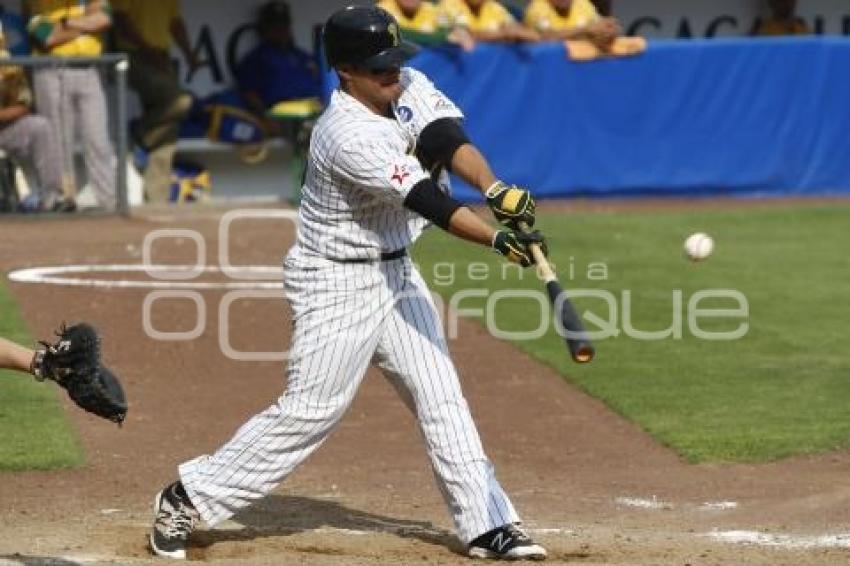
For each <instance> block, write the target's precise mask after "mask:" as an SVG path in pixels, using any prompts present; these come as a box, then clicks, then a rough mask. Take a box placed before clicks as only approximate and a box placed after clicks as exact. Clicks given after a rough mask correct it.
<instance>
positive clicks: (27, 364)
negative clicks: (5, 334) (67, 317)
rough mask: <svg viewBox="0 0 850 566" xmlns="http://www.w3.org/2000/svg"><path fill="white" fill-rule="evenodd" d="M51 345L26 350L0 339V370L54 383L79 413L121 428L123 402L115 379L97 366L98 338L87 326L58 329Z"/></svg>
mask: <svg viewBox="0 0 850 566" xmlns="http://www.w3.org/2000/svg"><path fill="white" fill-rule="evenodd" d="M56 335H57V339H56V341H55V342H53V343H52V344H51V343H48V342H41V345H42V347H41V348H39V349H37V350H30V349H28V348H24V347H23V346H18V345H17V344H14V343H12V342H9V341H8V340H2V339H0V367H3V368H6V369H14V370H18V371H23V372H28V373H31V374H32V375H33V376H34V377H35V378H36V379H37V380H39V381H44V380H46V379H49V380H51V381H55V382H56V383H58V384H59V385H60V386H62V388H63V389H65V390H66V391H67V393H68V396H69V397H70V398H71V400H72V401H73V402H74V403H76V404H77V406H79V407H80V408H81V409H84V410H86V411H88V412H90V413H93V414H95V415H97V416H99V417H102V418H105V419H107V420H110V421H112V422H116V423H118V424H121V423H122V422H124V419H125V418H126V416H127V401H126V398H125V396H124V389H123V388H122V386H121V382H120V381H119V380H118V378H117V377H116V376H115V375H114V374H113V373H112V372H111V371H110V370H109V369H108V368H105V367H103V366H102V365H101V363H100V337H99V336H98V333H97V331H96V330H95V329H94V328H93V327H92V326H90V325H88V324H85V323H82V324H76V325H73V326H69V327H66V326H64V325H63V326H62V328H61V329H60V330H59V331H58V332H57V333H56Z"/></svg>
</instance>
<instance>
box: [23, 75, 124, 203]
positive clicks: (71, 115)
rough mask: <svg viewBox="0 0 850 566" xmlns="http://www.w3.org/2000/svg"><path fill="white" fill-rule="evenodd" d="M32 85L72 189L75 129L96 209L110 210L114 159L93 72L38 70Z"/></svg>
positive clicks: (98, 84)
mask: <svg viewBox="0 0 850 566" xmlns="http://www.w3.org/2000/svg"><path fill="white" fill-rule="evenodd" d="M33 83H34V87H35V101H36V106H37V107H38V111H39V113H40V114H43V115H44V116H45V117H46V118H47V119H48V120H49V121H50V123H51V124H52V125H53V127H54V129H55V131H56V134H57V138H58V139H59V140H60V144H59V147H60V149H59V151H60V155H61V157H60V159H61V163H62V164H63V166H64V167H65V174H66V176H67V178H68V179H70V181H71V184H72V186H73V187H74V188H76V187H77V184H76V182H75V180H74V167H73V162H74V161H73V158H74V154H73V148H74V147H75V146H76V133H77V130H78V129H79V133H80V135H81V138H82V139H81V141H82V147H83V157H84V158H85V164H86V170H87V171H88V177H89V182H90V183H91V186H92V189H93V191H94V195H95V198H96V199H97V202H98V204H99V205H100V206H103V207H105V208H114V207H115V205H116V203H117V200H116V173H117V171H116V164H117V160H116V157H115V152H114V150H113V148H112V142H111V140H110V138H109V112H108V111H107V107H106V96H105V94H104V92H103V85H102V83H101V81H100V74H99V73H98V71H97V69H92V68H67V67H63V68H41V69H37V70H36V71H35V72H34V73H33ZM69 196H73V195H69Z"/></svg>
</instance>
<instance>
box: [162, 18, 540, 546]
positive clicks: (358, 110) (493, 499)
mask: <svg viewBox="0 0 850 566" xmlns="http://www.w3.org/2000/svg"><path fill="white" fill-rule="evenodd" d="M322 39H323V43H324V48H325V53H326V55H327V58H328V62H329V64H330V65H331V66H332V67H333V68H334V69H335V70H336V72H337V74H338V76H339V78H340V88H339V89H337V90H336V91H335V92H334V93H333V95H332V97H331V100H330V103H329V105H328V107H327V109H326V110H325V112H324V114H323V115H322V117H321V118H320V119H319V121H318V123H317V125H316V128H315V130H314V131H313V136H312V140H311V144H310V153H309V161H308V169H307V175H306V179H305V183H304V188H303V200H302V204H301V210H300V221H301V222H300V226H299V229H298V238H297V243H296V244H295V245H294V246H293V248H292V249H291V251H290V252H289V254H288V255H287V257H286V260H285V262H284V281H285V285H286V290H287V298H288V300H289V301H290V303H291V306H292V311H293V318H294V334H293V343H292V346H291V348H290V359H289V364H288V367H287V371H286V375H287V380H288V382H287V388H286V391H285V392H284V393H283V395H282V396H281V397H280V398H279V399H278V400H277V401H276V402H275V403H274V404H273V405H271V406H270V407H269V408H268V409H266V410H265V411H263V412H262V413H260V414H258V415H256V416H254V417H253V418H252V419H251V420H249V421H248V422H247V423H246V424H245V425H243V426H242V427H241V428H240V429H239V430H238V431H237V432H236V435H235V436H234V437H233V438H232V439H231V440H230V441H228V442H227V443H226V444H225V445H224V446H222V447H221V448H220V449H219V450H218V451H217V452H216V453H215V454H213V455H210V456H201V457H199V458H196V459H194V460H192V461H189V462H186V463H184V464H182V465H181V466H180V467H179V477H180V479H179V480H178V481H176V482H175V483H173V484H171V485H169V486H168V487H166V488H165V489H163V490H162V491H160V492H159V493H158V494H157V495H156V498H155V502H154V505H155V509H154V512H155V519H154V525H153V529H152V531H151V535H150V544H151V548H152V550H153V551H154V553H156V554H158V555H161V556H166V557H171V558H185V556H186V547H187V543H188V538H189V535H190V533H191V532H192V530H193V528H194V526H195V523H196V521H197V520H198V519H203V520H204V521H205V522H206V523H207V524H209V525H215V524H216V523H219V522H221V521H223V520H225V519H227V518H229V517H231V516H232V515H233V514H234V513H236V512H237V511H239V510H240V509H242V508H244V507H246V506H248V505H250V504H251V503H252V502H253V501H256V500H257V499H260V498H262V497H264V496H265V495H266V494H268V493H269V492H271V491H272V490H273V489H274V488H275V487H276V486H277V485H278V484H279V483H280V482H281V481H282V480H283V479H284V478H286V477H287V476H288V475H289V474H290V473H291V472H292V471H293V470H294V469H295V468H296V466H298V464H300V463H301V462H302V461H303V460H304V459H305V458H307V456H309V455H310V454H311V453H312V452H313V451H314V450H316V449H317V448H318V447H319V446H320V445H321V444H322V443H323V442H324V441H325V439H326V438H327V436H328V434H329V433H330V432H331V431H332V430H333V429H334V427H335V426H336V425H337V424H338V423H339V421H340V419H341V418H342V416H343V415H344V414H345V411H346V410H347V409H348V407H349V405H350V404H351V402H352V400H353V399H354V395H355V393H356V391H357V389H358V387H359V385H360V382H361V380H362V379H363V376H364V374H365V372H366V369H367V367H368V366H369V364H370V363H375V364H376V365H377V366H378V367H380V368H381V369H382V370H383V372H384V374H385V375H386V377H387V378H388V379H389V380H390V381H391V382H392V383H393V385H394V386H395V387H396V389H397V390H398V392H399V395H400V396H401V398H402V399H403V401H404V402H405V403H406V404H407V406H408V407H409V408H410V410H411V411H413V413H414V414H415V415H416V417H417V419H418V422H419V427H420V430H421V433H422V436H423V438H424V441H425V446H426V448H427V451H428V455H429V456H430V459H431V465H432V468H433V471H434V475H435V476H436V479H437V482H438V484H439V487H440V491H441V493H442V494H443V496H444V498H445V500H446V503H447V505H448V508H449V510H450V513H451V515H452V519H453V520H454V524H455V525H456V528H457V532H458V536H459V537H460V538H461V540H462V541H463V542H464V543H465V544H467V548H468V553H469V555H470V556H472V557H479V558H532V559H543V558H545V557H546V551H545V550H544V549H543V548H542V547H541V546H540V545H538V544H535V543H534V542H533V541H532V540H531V539H530V538H529V536H528V535H527V534H526V533H524V532H523V531H522V529H521V528H520V526H519V522H520V517H519V515H518V514H517V511H516V510H515V509H514V506H513V505H512V504H511V501H510V499H509V498H508V496H507V495H506V494H505V492H504V490H503V489H502V487H501V486H500V485H499V482H498V481H497V479H496V476H495V473H494V470H493V465H492V464H491V463H490V461H489V460H488V458H487V456H486V455H485V453H484V450H483V448H482V446H481V441H480V439H479V436H478V432H477V430H476V427H475V424H474V423H473V421H472V417H471V414H470V411H469V408H468V406H467V403H466V400H465V399H464V397H463V393H462V392H461V387H460V382H459V379H458V376H457V373H456V371H455V368H454V365H453V364H452V361H451V360H450V359H449V354H448V347H447V345H446V340H445V337H444V336H443V334H442V330H441V324H440V320H439V317H438V314H437V312H436V309H435V307H434V304H433V302H432V300H431V296H430V293H429V291H428V289H427V287H426V285H425V282H424V281H423V279H422V277H421V276H420V275H419V273H418V272H417V270H416V269H415V268H414V266H413V264H412V262H411V261H410V259H409V257H408V256H407V249H408V247H409V246H410V245H411V244H412V243H413V241H414V240H415V239H416V238H417V237H418V236H419V234H420V233H421V232H422V230H423V228H424V227H425V226H426V225H428V224H434V225H437V226H439V227H441V228H443V229H444V230H447V231H449V232H450V233H452V234H454V235H456V236H458V237H460V238H463V239H465V240H469V241H472V242H477V243H479V244H482V245H485V246H488V247H491V248H493V249H494V250H496V251H497V252H499V253H501V254H503V255H504V256H506V257H507V258H508V259H509V260H511V261H514V262H517V263H520V264H521V265H523V266H528V265H530V264H531V263H532V262H533V259H532V257H531V253H530V250H529V245H530V244H542V243H543V238H542V235H541V234H540V233H539V232H533V233H529V234H526V233H523V232H521V231H518V230H516V229H515V228H516V226H518V225H519V222H523V223H526V224H528V225H533V223H534V201H533V199H532V198H531V196H530V194H529V193H528V191H525V190H523V189H519V188H517V187H512V186H508V185H506V184H504V183H502V182H500V181H498V180H497V179H496V178H495V177H494V175H493V173H492V171H491V170H490V167H489V165H488V164H487V162H486V161H485V159H484V158H483V157H482V155H481V154H480V153H479V152H478V150H477V149H476V148H475V147H474V146H473V145H472V144H471V143H470V142H469V140H468V139H467V137H466V135H465V134H464V132H463V130H462V128H461V127H460V124H459V120H460V118H462V114H461V112H460V111H459V110H458V108H457V107H456V106H455V105H454V104H453V103H452V102H451V101H450V100H448V99H447V98H446V97H445V96H444V95H443V94H442V93H440V92H439V91H438V90H437V89H436V88H435V87H434V86H433V85H432V84H431V82H430V81H429V80H428V79H427V78H426V77H425V76H424V75H422V74H421V73H419V72H417V71H415V70H413V69H410V68H402V63H403V62H404V61H405V60H406V59H407V58H408V57H409V56H411V55H412V54H413V53H415V47H414V46H412V45H410V44H408V43H405V42H403V41H402V40H401V38H400V35H399V30H398V26H397V24H396V22H395V20H394V19H393V18H392V16H390V15H389V14H388V13H386V12H384V11H383V10H381V9H379V8H376V7H362V6H360V7H349V8H345V9H343V10H340V11H338V12H336V13H335V14H333V15H332V16H331V17H330V19H329V20H328V22H327V23H326V25H325V27H324V30H323V38H322ZM446 169H449V170H451V171H453V172H454V173H456V174H457V175H459V176H460V177H462V178H463V179H465V180H466V181H468V182H469V183H470V184H472V185H474V186H476V187H479V188H480V189H481V190H482V192H484V193H485V194H486V196H487V200H488V203H489V204H490V206H491V208H492V209H493V212H494V213H495V215H496V217H497V218H498V219H499V220H500V221H502V223H503V224H504V225H505V226H506V229H502V230H495V229H493V228H492V227H491V226H490V225H488V224H487V223H485V222H484V221H483V220H481V219H480V218H479V217H478V216H477V215H476V214H475V213H473V212H472V211H471V210H469V209H468V208H465V207H463V206H461V205H460V203H458V202H457V201H455V200H453V199H452V198H451V197H450V196H449V195H448V182H447V177H446V175H445V170H446Z"/></svg>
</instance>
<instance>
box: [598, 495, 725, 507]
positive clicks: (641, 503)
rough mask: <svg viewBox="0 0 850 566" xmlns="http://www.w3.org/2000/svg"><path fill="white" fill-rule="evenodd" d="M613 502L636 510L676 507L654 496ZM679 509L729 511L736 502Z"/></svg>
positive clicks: (686, 505)
mask: <svg viewBox="0 0 850 566" xmlns="http://www.w3.org/2000/svg"><path fill="white" fill-rule="evenodd" d="M614 502H615V503H616V504H617V505H622V506H623V507H634V508H636V509H649V510H669V509H674V508H676V507H677V505H675V504H673V503H670V502H668V501H662V500H660V499H658V497H656V496H655V495H653V496H652V498H651V499H647V498H642V497H617V498H616V499H614ZM679 507H682V508H690V509H694V508H695V509H698V510H700V511H729V510H730V509H737V508H738V502H737V501H706V502H705V503H701V504H699V505H693V504H685V505H679Z"/></svg>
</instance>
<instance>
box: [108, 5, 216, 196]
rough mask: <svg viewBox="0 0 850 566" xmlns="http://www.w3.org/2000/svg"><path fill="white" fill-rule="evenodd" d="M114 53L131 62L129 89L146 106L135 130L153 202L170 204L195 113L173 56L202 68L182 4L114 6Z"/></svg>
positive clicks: (147, 186) (146, 181)
mask: <svg viewBox="0 0 850 566" xmlns="http://www.w3.org/2000/svg"><path fill="white" fill-rule="evenodd" d="M112 1H113V7H114V10H115V14H114V20H115V47H116V49H117V50H118V51H125V52H127V53H128V54H129V56H130V73H129V75H128V79H129V82H130V87H131V88H132V89H133V90H135V91H136V94H138V96H139V101H140V102H141V104H142V116H141V118H140V119H139V121H138V122H136V123H134V124H133V127H132V128H131V131H132V137H133V140H134V142H135V143H136V144H137V145H138V146H139V147H140V148H141V149H142V150H144V151H145V152H147V165H146V167H145V172H144V183H145V193H146V194H147V197H148V200H149V201H156V202H168V200H169V196H170V192H171V168H172V162H173V160H174V153H175V151H176V150H177V138H178V134H179V131H180V122H181V121H182V120H183V118H185V117H186V115H187V114H188V113H189V110H190V109H191V107H192V96H191V95H190V94H188V93H186V92H184V90H183V89H182V87H181V86H180V78H179V77H178V75H177V67H176V66H175V65H174V62H173V61H172V59H171V55H170V53H169V51H170V50H171V45H172V41H174V42H175V43H176V44H177V46H178V47H179V48H180V51H181V53H182V54H183V57H184V58H185V60H186V62H187V63H188V65H189V70H190V72H194V71H195V69H197V68H198V66H199V61H198V58H197V56H196V54H195V53H194V52H193V51H192V48H191V47H190V46H189V34H188V33H187V32H186V24H185V22H184V21H183V18H182V16H181V15H180V6H179V2H178V0H157V1H156V3H153V2H151V1H150V0H112Z"/></svg>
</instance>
